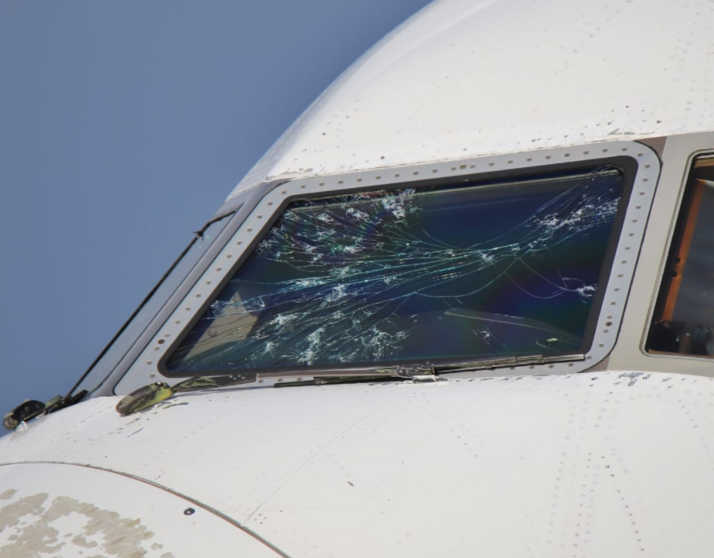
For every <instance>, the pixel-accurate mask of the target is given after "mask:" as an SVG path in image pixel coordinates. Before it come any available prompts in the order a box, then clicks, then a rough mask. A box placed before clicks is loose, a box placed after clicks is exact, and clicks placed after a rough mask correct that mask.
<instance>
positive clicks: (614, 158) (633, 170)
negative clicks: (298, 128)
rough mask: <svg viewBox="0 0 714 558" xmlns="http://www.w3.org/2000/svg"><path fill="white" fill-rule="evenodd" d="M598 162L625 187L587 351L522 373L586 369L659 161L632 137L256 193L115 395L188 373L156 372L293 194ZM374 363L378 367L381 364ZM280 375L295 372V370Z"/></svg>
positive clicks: (610, 316) (597, 354)
mask: <svg viewBox="0 0 714 558" xmlns="http://www.w3.org/2000/svg"><path fill="white" fill-rule="evenodd" d="M600 165H603V166H615V167H618V168H620V169H621V170H622V171H623V175H624V179H625V184H624V190H623V196H622V202H621V203H623V204H625V205H626V209H625V211H624V213H621V214H620V215H621V216H620V217H618V219H620V220H621V223H619V224H618V223H616V224H615V225H614V228H613V231H615V232H617V229H618V228H619V238H618V239H617V242H616V243H613V244H611V246H610V247H609V250H614V257H613V258H612V259H611V260H610V261H611V262H612V266H611V270H610V275H609V280H608V282H607V285H606V288H605V290H604V291H603V294H602V299H601V303H600V307H599V309H597V308H595V309H594V310H593V313H594V315H596V316H597V317H596V318H595V319H594V322H595V326H594V335H593V337H592V343H591V346H590V349H589V350H588V351H587V353H586V354H585V355H582V354H578V355H573V356H574V360H573V361H570V362H569V361H567V359H566V360H565V361H564V362H556V363H548V364H546V363H543V364H530V365H529V367H528V370H529V373H533V374H543V373H572V372H579V371H582V370H585V369H587V368H590V367H592V366H593V365H594V364H595V363H597V362H599V361H601V360H603V359H604V358H605V357H606V356H607V355H608V353H609V352H610V351H611V350H612V348H613V346H614V344H615V340H616V338H617V333H618V330H619V326H620V323H621V318H622V313H623V310H624V303H625V300H626V297H627V292H628V291H629V286H630V284H631V280H632V276H633V272H634V268H635V264H636V260H637V256H638V254H639V247H640V244H641V241H642V236H643V233H644V229H645V225H646V221H647V215H648V213H649V208H650V205H651V202H652V197H653V194H654V190H655V187H656V184H657V177H658V176H659V168H660V165H659V160H658V158H657V156H656V154H655V153H654V152H653V151H652V150H651V149H650V148H648V147H646V146H644V145H642V144H639V143H635V142H628V141H616V142H609V143H602V144H596V145H590V146H588V145H586V146H579V147H571V148H556V149H549V150H542V151H537V152H524V153H518V154H509V155H499V156H492V157H479V158H477V159H466V160H459V161H448V162H442V163H437V164H424V165H415V166H410V167H396V168H389V169H386V168H385V169H379V170H372V171H365V172H356V173H345V174H342V175H333V176H328V177H324V176H323V177H319V176H317V177H309V178H298V179H292V180H290V181H288V182H283V183H281V184H279V185H277V186H276V187H273V188H272V189H270V190H269V191H268V192H266V193H265V194H264V195H263V197H262V199H261V200H260V201H259V202H258V203H257V204H256V206H255V207H254V208H253V210H252V212H251V213H250V215H248V216H247V217H246V219H245V221H244V222H243V224H242V225H241V226H240V227H239V228H238V230H237V231H236V232H235V234H234V235H233V237H232V238H231V239H230V240H229V241H228V242H227V243H226V245H225V247H224V249H223V250H222V251H221V253H220V254H219V255H218V256H217V257H216V259H215V260H214V261H213V262H212V263H211V265H210V266H208V269H207V270H206V272H205V273H204V275H203V276H202V277H201V278H200V279H199V281H197V282H196V283H195V285H194V286H193V288H192V289H191V290H190V292H189V293H188V294H187V296H186V297H185V298H184V300H183V301H182V302H181V304H180V305H178V307H177V309H176V311H175V312H174V313H173V315H172V316H171V317H170V318H169V319H168V320H167V321H166V322H165V323H164V326H163V327H161V328H160V331H159V332H158V334H157V335H156V336H155V338H154V339H153V340H152V342H151V343H150V344H149V345H148V346H147V347H146V349H145V351H144V352H143V353H142V355H141V356H140V357H139V358H138V359H137V362H136V363H135V366H133V367H132V369H131V370H130V372H129V373H128V374H127V375H126V376H125V377H124V379H123V380H122V381H121V382H120V383H119V384H118V385H117V387H116V389H115V392H116V393H120V394H123V393H128V392H130V391H132V390H133V389H136V388H137V387H139V386H141V385H144V384H145V383H147V382H148V381H155V378H157V377H161V378H162V379H166V381H169V383H176V382H179V381H182V380H183V379H186V378H187V377H191V376H181V377H178V376H167V375H166V374H165V373H164V372H165V370H162V366H161V363H162V362H163V361H164V360H165V359H166V358H167V357H168V356H169V355H170V354H171V352H172V351H173V349H174V348H175V347H176V346H177V343H179V342H180V338H181V337H183V336H184V335H185V334H186V333H187V332H188V331H190V329H191V325H192V324H193V323H195V321H196V320H198V319H200V317H201V316H202V314H203V312H204V311H205V309H206V308H207V307H208V305H210V304H211V302H212V301H213V299H214V298H215V296H216V295H217V294H218V293H219V292H220V290H221V289H222V288H223V286H224V285H225V284H226V283H227V282H228V281H229V280H230V278H231V277H232V275H233V273H234V272H235V270H236V269H237V268H238V267H239V266H240V265H241V264H242V263H243V261H244V260H245V258H247V257H248V255H249V254H250V253H251V252H252V250H253V249H254V248H255V246H256V245H257V244H258V243H259V242H260V240H261V239H262V238H263V236H264V235H265V233H266V231H267V230H269V228H270V227H271V226H272V224H273V223H274V222H275V221H276V220H277V219H278V218H279V216H280V215H281V214H282V212H283V210H284V208H285V207H286V206H287V205H288V204H289V203H290V202H291V201H294V200H295V199H305V198H308V197H328V196H332V195H340V194H345V193H355V192H359V191H368V190H388V189H392V188H393V189H403V188H405V187H409V188H412V187H413V188H418V187H419V186H422V185H424V184H428V185H430V186H433V185H435V184H438V183H440V182H441V183H447V184H448V183H451V184H454V183H456V182H458V181H459V180H473V179H477V180H479V181H487V180H492V179H508V180H511V179H513V180H517V179H518V178H519V177H522V176H524V175H529V176H534V175H536V174H541V173H542V174H549V173H551V172H561V171H565V170H570V169H572V170H577V169H580V168H588V167H589V168H593V167H596V166H600ZM635 202H636V203H635ZM474 362H476V361H474ZM395 364H396V363H395ZM459 364H467V363H459ZM380 367H381V368H384V365H383V364H382V365H380ZM349 368H360V369H363V368H364V363H360V364H354V365H352V366H346V367H345V369H346V370H348V369H349ZM256 371H257V370H256ZM236 372H242V373H247V372H251V370H250V369H241V370H239V371H238V370H237V371H236ZM257 372H263V371H257ZM266 372H267V371H266ZM285 372H286V373H287V374H291V375H295V374H296V371H293V372H290V371H289V370H286V371H285ZM224 373H225V372H224ZM299 373H300V375H302V376H305V377H310V369H303V370H300V371H299ZM201 375H205V374H201ZM271 376H273V374H271Z"/></svg>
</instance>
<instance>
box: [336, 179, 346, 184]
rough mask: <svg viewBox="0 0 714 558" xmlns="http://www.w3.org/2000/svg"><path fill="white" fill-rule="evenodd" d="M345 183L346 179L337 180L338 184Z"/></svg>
mask: <svg viewBox="0 0 714 558" xmlns="http://www.w3.org/2000/svg"><path fill="white" fill-rule="evenodd" d="M344 183H345V181H344V180H338V181H337V184H344Z"/></svg>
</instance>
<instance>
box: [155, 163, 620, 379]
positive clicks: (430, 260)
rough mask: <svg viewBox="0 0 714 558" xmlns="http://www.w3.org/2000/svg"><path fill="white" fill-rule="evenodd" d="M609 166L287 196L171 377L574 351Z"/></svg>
mask: <svg viewBox="0 0 714 558" xmlns="http://www.w3.org/2000/svg"><path fill="white" fill-rule="evenodd" d="M623 184H624V179H623V175H622V172H621V171H619V170H617V169H614V168H610V167H608V168H599V169H595V170H590V171H589V172H582V171H580V172H578V173H570V174H562V173H561V174H559V175H549V176H541V177H535V178H534V177H530V178H525V179H522V180H519V181H516V182H514V181H510V182H505V181H501V182H490V183H488V184H484V183H478V182H477V181H475V180H474V181H471V182H463V183H461V184H459V185H453V184H452V185H449V186H439V187H435V186H432V187H429V188H419V189H412V188H407V189H402V190H381V191H371V192H361V193H357V194H347V195H344V194H343V195H335V196H333V197H330V198H322V199H303V200H299V201H294V202H293V203H291V204H290V205H289V206H288V207H287V208H286V209H285V211H284V212H283V214H282V215H281V216H280V218H279V219H278V220H277V222H276V223H275V224H274V225H273V226H272V228H270V230H269V231H268V232H267V234H266V235H265V236H264V237H263V238H262V240H261V241H260V243H259V244H258V245H257V247H256V249H255V250H254V251H253V253H252V254H251V255H250V256H249V257H248V258H247V259H246V260H245V261H244V262H243V264H242V265H241V266H240V267H239V268H238V270H237V271H236V272H235V274H234V275H233V277H232V278H231V280H230V282H229V283H228V284H227V285H226V286H225V288H224V289H223V291H222V292H221V293H220V295H219V296H218V297H217V298H216V299H215V300H214V301H213V302H212V303H211V305H210V306H209V307H208V309H207V310H206V311H205V313H204V314H203V316H202V317H201V318H200V319H199V320H198V322H196V324H195V325H194V327H193V329H192V330H191V331H190V332H189V333H188V334H187V335H186V336H185V337H184V339H183V340H182V342H181V343H180V345H179V346H178V347H177V348H176V349H175V350H174V352H173V353H172V354H171V355H170V356H169V358H168V359H167V360H166V362H165V363H164V366H165V368H166V372H167V373H169V374H173V375H181V374H204V373H220V372H228V371H230V370H235V369H247V368H250V369H263V370H265V369H282V368H285V367H289V368H301V367H304V368H308V367H328V368H334V367H336V366H349V365H361V366H364V365H374V364H377V363H385V364H390V363H391V364H396V363H400V364H407V363H447V362H465V361H469V360H476V359H479V358H488V357H493V356H511V355H535V354H540V355H556V354H567V353H574V352H585V351H584V349H587V347H584V344H586V343H589V342H590V341H589V338H590V337H591V334H590V330H589V328H588V324H589V323H592V319H590V318H591V312H593V313H594V311H595V308H594V305H593V301H594V300H595V299H596V295H597V293H598V292H599V290H601V289H602V286H603V285H601V284H600V283H601V282H603V277H607V272H606V271H603V270H604V269H605V268H606V267H607V266H604V263H605V260H606V254H607V253H608V244H609V241H610V238H611V236H612V235H611V233H612V230H613V225H614V223H615V217H616V214H617V212H618V206H619V202H620V198H621V194H622V189H623Z"/></svg>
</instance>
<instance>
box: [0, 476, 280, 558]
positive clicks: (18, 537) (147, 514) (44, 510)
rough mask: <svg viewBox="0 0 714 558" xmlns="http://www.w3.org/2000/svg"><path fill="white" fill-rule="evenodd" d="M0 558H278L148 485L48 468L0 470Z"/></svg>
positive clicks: (229, 526)
mask: <svg viewBox="0 0 714 558" xmlns="http://www.w3.org/2000/svg"><path fill="white" fill-rule="evenodd" d="M0 556H2V557H3V558H25V557H27V556H62V558H81V557H82V556H112V557H116V558H137V557H139V556H141V557H144V558H180V557H187V558H191V557H195V556H211V557H214V556H215V557H226V558H227V557H235V556H242V557H250V558H277V557H279V556H282V554H280V553H277V552H275V551H273V550H271V549H270V548H269V547H268V546H266V545H265V544H263V543H262V542H260V541H258V540H257V539H256V538H255V537H253V536H252V535H250V534H248V533H246V532H244V531H242V530H240V529H238V528H237V527H236V526H235V525H233V524H231V523H229V522H228V521H226V520H225V519H223V518H221V517H219V516H217V515H216V514H215V513H213V512H212V511H210V510H207V509H205V508H203V507H201V506H199V505H197V504H196V503H195V502H192V501H190V500H186V499H184V498H181V497H179V496H177V495H175V494H171V493H169V492H166V491H165V490H161V489H159V488H157V487H155V486H151V485H150V484H147V483H144V482H140V481H137V480H133V479H129V478H126V477H124V476H121V475H117V474H114V473H110V472H107V471H102V470H98V469H94V468H91V467H77V466H73V465H61V464H54V463H53V464H50V463H32V464H22V465H4V466H0Z"/></svg>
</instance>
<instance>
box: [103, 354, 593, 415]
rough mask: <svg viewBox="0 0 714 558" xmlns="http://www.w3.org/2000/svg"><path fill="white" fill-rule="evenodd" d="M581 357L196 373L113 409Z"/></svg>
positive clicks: (144, 390)
mask: <svg viewBox="0 0 714 558" xmlns="http://www.w3.org/2000/svg"><path fill="white" fill-rule="evenodd" d="M579 360H585V355H562V356H548V357H544V356H543V355H528V356H513V357H504V358H495V359H486V360H477V361H472V362H465V363H459V364H442V365H433V364H429V365H413V366H402V365H397V366H391V367H384V368H379V367H368V368H350V369H347V370H345V369H339V368H337V369H331V370H307V371H299V372H296V371H293V370H290V371H285V372H257V373H254V374H231V375H226V376H199V377H195V378H189V379H188V380H184V381H183V382H179V383H177V384H175V385H173V386H169V385H168V384H165V383H163V382H156V383H154V384H149V385H146V386H144V387H140V388H139V389H137V390H135V391H133V392H131V393H130V394H129V395H126V396H125V397H124V398H123V399H122V400H121V401H119V404H118V405H117V407H116V409H117V412H118V413H119V414H120V415H122V416H127V415H131V414H133V413H136V412H138V411H142V410H144V409H146V408H148V407H151V406H152V405H156V404H157V403H160V402H161V401H164V400H166V399H168V398H169V397H172V396H173V395H175V394H177V393H187V392H191V391H199V390H203V389H214V388H222V387H229V386H237V385H241V384H247V383H252V382H255V381H257V380H258V379H278V380H281V379H283V378H302V377H304V376H305V377H308V378H311V379H309V380H301V379H298V380H296V381H292V382H276V383H275V384H274V386H275V387H292V386H311V385H312V386H316V385H318V386H319V385H329V384H349V383H359V382H384V381H399V380H402V381H413V382H434V381H437V379H438V376H440V375H442V374H453V373H456V372H473V371H478V370H493V369H495V368H506V367H511V366H526V365H529V364H530V365H533V364H550V363H557V362H571V361H579Z"/></svg>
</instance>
